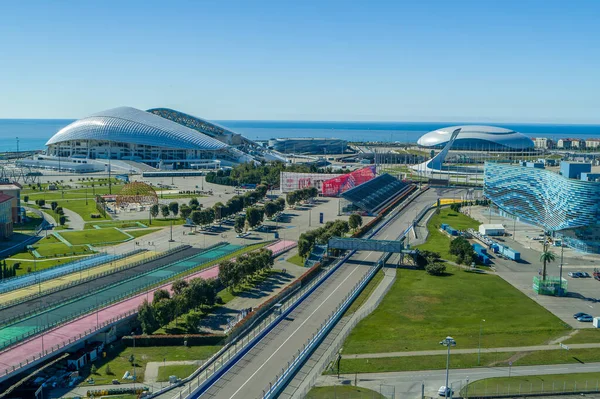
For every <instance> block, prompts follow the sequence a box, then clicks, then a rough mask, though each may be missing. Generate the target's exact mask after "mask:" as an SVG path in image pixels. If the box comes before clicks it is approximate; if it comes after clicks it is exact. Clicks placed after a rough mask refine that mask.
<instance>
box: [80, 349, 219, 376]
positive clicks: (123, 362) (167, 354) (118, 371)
mask: <svg viewBox="0 0 600 399" xmlns="http://www.w3.org/2000/svg"><path fill="white" fill-rule="evenodd" d="M111 346H112V345H111ZM219 349H221V347H220V346H192V347H184V346H158V347H137V348H135V349H134V348H131V347H125V346H123V345H122V344H116V345H114V346H113V349H110V346H109V349H108V350H107V351H106V352H107V356H106V358H104V359H100V360H98V361H96V362H94V364H95V365H96V367H97V369H98V373H97V374H95V375H93V377H94V380H95V381H96V385H102V384H110V383H111V381H112V380H113V379H114V378H116V379H118V380H119V381H121V383H122V384H126V383H132V382H133V381H129V380H121V377H122V376H123V374H125V372H126V371H129V372H130V373H131V374H133V366H132V365H131V363H129V356H130V355H131V354H133V355H134V358H135V362H134V363H135V366H136V376H137V381H138V382H140V381H143V380H144V371H145V369H146V364H147V363H148V362H162V361H163V360H165V359H166V361H173V360H203V359H208V358H209V357H210V356H212V355H213V354H214V353H216V352H217V351H218V350H219ZM107 364H109V365H110V371H111V374H108V375H107V374H106V365H107ZM90 367H91V366H90V365H88V366H86V367H85V368H84V369H83V370H80V375H81V376H82V377H84V381H83V382H82V383H81V384H80V385H81V386H86V385H87V384H86V383H85V380H86V379H87V378H89V377H90V376H91V375H90Z"/></svg>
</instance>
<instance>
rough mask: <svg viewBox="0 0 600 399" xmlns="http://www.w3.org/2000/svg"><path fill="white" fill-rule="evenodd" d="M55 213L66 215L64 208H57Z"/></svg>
mask: <svg viewBox="0 0 600 399" xmlns="http://www.w3.org/2000/svg"><path fill="white" fill-rule="evenodd" d="M54 212H56V214H58V215H64V214H65V211H64V210H63V207H62V206H57V207H56V208H55V209H54Z"/></svg>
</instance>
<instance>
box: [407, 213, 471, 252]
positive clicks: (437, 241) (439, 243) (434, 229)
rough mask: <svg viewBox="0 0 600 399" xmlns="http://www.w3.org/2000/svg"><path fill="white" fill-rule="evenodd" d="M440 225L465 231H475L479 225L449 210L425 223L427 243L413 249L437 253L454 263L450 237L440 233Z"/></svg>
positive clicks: (435, 215)
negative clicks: (450, 250)
mask: <svg viewBox="0 0 600 399" xmlns="http://www.w3.org/2000/svg"><path fill="white" fill-rule="evenodd" d="M442 223H446V224H449V225H450V226H452V227H453V228H454V229H457V230H466V229H468V228H469V227H471V228H474V229H476V228H477V227H478V226H479V225H480V224H481V223H479V222H478V221H476V220H475V219H471V218H470V217H468V216H466V215H463V214H462V213H460V212H459V213H457V212H453V211H452V210H450V208H442V209H441V210H440V214H439V215H438V214H437V213H436V214H434V215H433V216H432V217H431V219H430V220H429V222H428V223H427V230H428V231H429V236H428V237H427V242H426V243H425V244H422V245H418V246H416V247H415V248H419V249H422V250H427V251H433V252H437V253H439V254H440V255H441V256H442V258H444V259H447V260H451V261H455V260H456V257H455V256H454V255H450V252H449V249H450V241H451V239H450V237H449V236H448V235H447V234H446V233H442V232H441V231H440V230H439V228H440V226H441V225H442Z"/></svg>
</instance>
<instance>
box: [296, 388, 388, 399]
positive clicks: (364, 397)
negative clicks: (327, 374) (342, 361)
mask: <svg viewBox="0 0 600 399" xmlns="http://www.w3.org/2000/svg"><path fill="white" fill-rule="evenodd" d="M305 399H385V396H383V395H381V394H380V393H379V392H375V391H372V390H370V389H367V388H362V387H354V386H348V385H335V386H331V387H313V388H312V389H311V390H310V391H309V392H308V394H306V396H305Z"/></svg>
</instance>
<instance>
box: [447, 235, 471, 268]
mask: <svg viewBox="0 0 600 399" xmlns="http://www.w3.org/2000/svg"><path fill="white" fill-rule="evenodd" d="M450 253H451V254H452V255H455V256H456V261H457V262H458V263H461V264H463V265H470V264H471V263H473V262H475V260H476V259H477V255H476V254H475V250H474V249H473V246H472V245H471V243H470V242H469V241H468V240H467V239H466V238H464V237H457V238H455V239H454V240H452V241H451V242H450Z"/></svg>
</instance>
